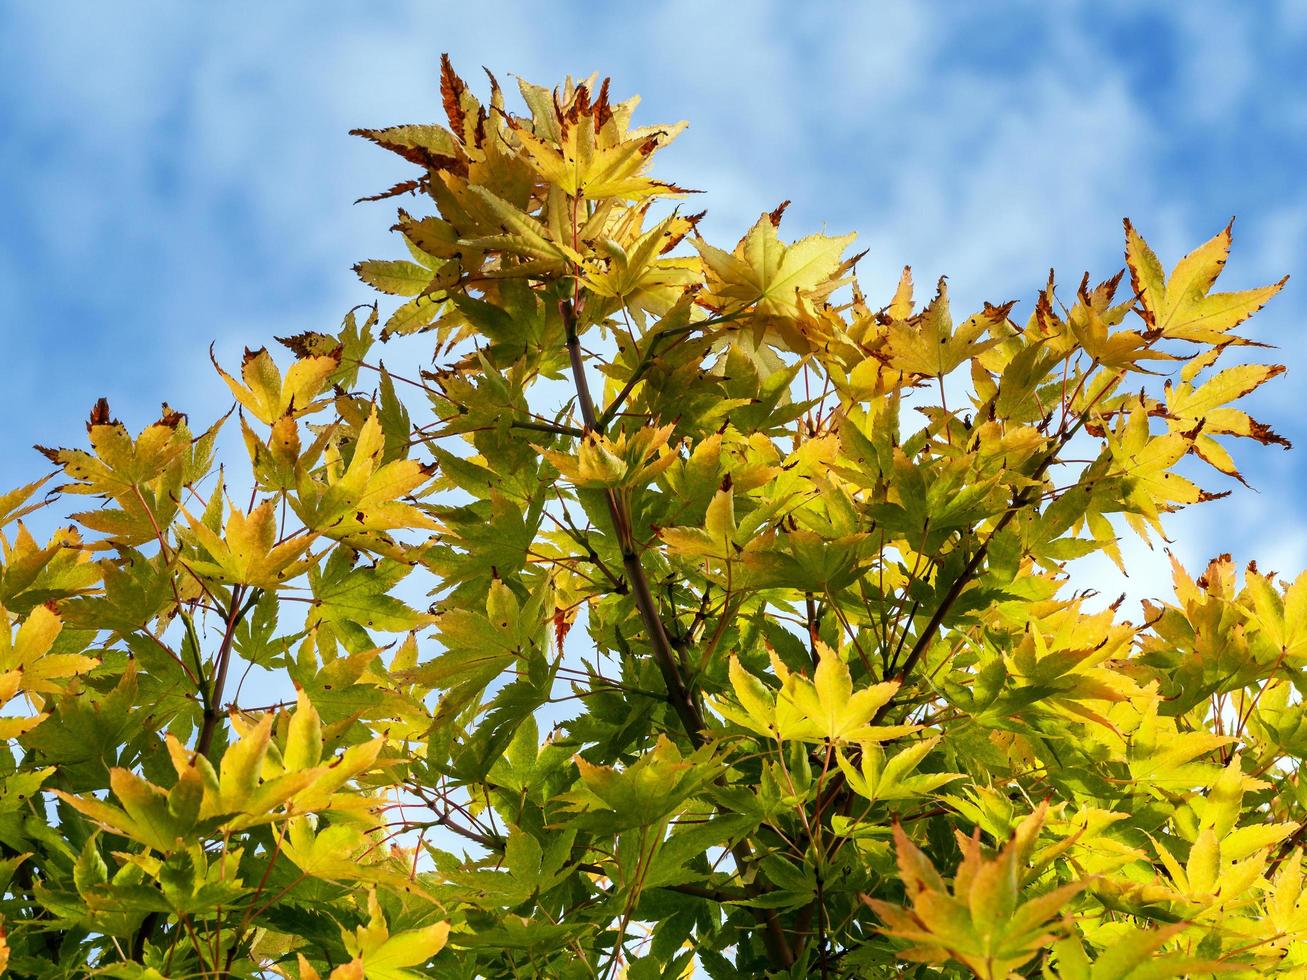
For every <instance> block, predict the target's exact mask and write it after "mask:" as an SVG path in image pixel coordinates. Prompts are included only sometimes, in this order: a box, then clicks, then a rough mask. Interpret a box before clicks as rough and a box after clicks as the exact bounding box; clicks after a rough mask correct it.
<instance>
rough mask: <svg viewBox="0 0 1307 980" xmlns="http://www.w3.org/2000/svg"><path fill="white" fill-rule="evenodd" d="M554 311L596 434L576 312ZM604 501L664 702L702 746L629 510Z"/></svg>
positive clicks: (614, 498)
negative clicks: (560, 319) (559, 318)
mask: <svg viewBox="0 0 1307 980" xmlns="http://www.w3.org/2000/svg"><path fill="white" fill-rule="evenodd" d="M558 309H559V312H560V313H562V316H563V326H564V328H565V330H566V332H567V352H568V356H569V357H570V358H571V362H572V377H573V380H574V381H575V383H576V399H577V404H578V405H580V408H581V418H582V419H583V420H584V421H585V426H586V428H587V429H589V430H591V431H592V432H599V431H600V430H599V428H598V425H599V419H598V417H597V416H596V414H595V406H594V400H593V399H592V398H591V397H590V384H589V382H588V381H587V380H586V377H585V361H584V360H583V358H582V354H581V342H580V339H579V338H578V337H577V332H576V311H575V309H574V308H573V306H572V304H571V303H570V302H568V301H567V300H561V301H560V302H559V304H558ZM604 501H605V503H606V504H607V505H608V516H609V518H610V519H611V520H612V522H613V531H614V533H615V534H616V535H617V540H618V544H619V546H620V547H621V551H622V568H623V570H624V571H625V573H626V580H627V582H628V583H629V584H630V586H631V594H632V596H633V597H634V599H635V607H636V609H637V611H638V612H639V613H640V620H641V622H642V623H643V624H644V629H645V632H646V633H647V634H648V636H649V643H650V646H652V648H653V655H654V662H655V663H656V664H657V665H658V670H659V672H660V673H661V674H662V675H663V683H664V684H666V685H667V700H668V702H669V703H670V704H671V706H672V709H673V710H674V711H675V712H676V715H677V717H678V718H679V719H680V721H681V726H682V727H683V728H684V729H685V734H686V735H688V736H689V738H690V742H691V744H693V745H694V747H695V748H698V747H699V746H700V745H702V744H703V729H704V727H705V725H704V720H703V715H702V713H701V712H700V711H699V706H698V704H697V703H696V702H695V700H694V697H693V695H691V693H690V689H689V687H688V686H686V683H685V678H684V677H682V676H681V670H680V667H679V666H678V664H677V661H676V654H675V652H674V651H673V650H672V644H671V641H670V640H669V639H668V638H667V631H666V630H665V629H664V628H663V621H662V619H661V617H659V615H658V607H657V605H656V604H655V603H654V598H653V592H652V591H651V590H650V588H649V578H648V576H646V575H645V573H644V566H643V565H642V564H641V563H640V556H639V555H638V554H637V553H636V550H635V537H634V535H633V533H632V530H631V512H630V508H629V507H627V505H626V501H625V500H624V499H623V498H622V496H621V495H620V494H619V493H617V491H615V490H607V491H605V493H604Z"/></svg>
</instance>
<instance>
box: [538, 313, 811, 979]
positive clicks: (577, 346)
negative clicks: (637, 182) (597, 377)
mask: <svg viewBox="0 0 1307 980" xmlns="http://www.w3.org/2000/svg"><path fill="white" fill-rule="evenodd" d="M558 310H559V313H561V314H562V317H563V328H564V330H565V332H566V336H567V353H568V357H569V359H570V360H571V363H572V377H573V380H574V382H575V384H576V399H577V404H578V405H579V406H580V408H581V418H582V419H583V420H584V422H585V427H586V428H587V429H589V430H590V431H591V432H596V433H598V432H601V431H602V429H601V428H600V426H601V420H600V419H599V417H598V416H597V415H596V414H595V406H594V399H593V398H591V397H590V384H589V382H588V381H587V380H586V376H585V361H584V359H583V357H582V354H581V341H580V338H579V337H578V336H577V329H576V328H577V324H576V308H575V307H574V306H573V305H572V303H571V302H569V301H568V300H559V303H558ZM693 326H698V324H695V325H693ZM693 326H692V327H690V328H689V329H693ZM682 332H684V331H682ZM614 404H617V402H614ZM604 501H605V503H606V504H607V505H608V515H609V517H610V518H611V520H612V522H613V531H614V533H615V534H616V535H617V539H618V542H619V543H620V545H621V550H622V568H623V570H624V571H625V573H626V579H627V581H628V582H629V583H630V585H631V593H632V595H633V597H634V598H635V606H636V609H637V610H638V611H639V613H640V620H641V622H642V623H643V624H644V628H645V632H646V633H648V635H649V643H650V645H651V646H652V648H653V655H654V662H655V663H656V664H657V665H658V670H659V672H660V673H661V674H662V676H663V683H664V684H665V685H666V686H667V700H668V702H669V703H670V704H671V706H672V709H673V710H674V711H675V712H676V715H677V717H678V718H679V719H680V722H681V727H682V728H684V729H685V734H686V735H687V736H688V737H689V739H690V744H692V745H693V746H694V747H695V748H698V747H699V746H701V745H703V744H704V737H703V733H704V729H705V728H706V725H705V722H704V718H703V714H702V713H701V712H700V710H699V705H698V703H697V702H696V701H695V699H694V697H693V695H691V693H690V689H689V687H687V686H686V683H685V678H683V677H682V676H681V670H680V666H679V665H678V662H677V659H676V654H675V652H674V651H673V650H672V644H671V642H670V641H669V640H668V638H667V631H666V630H665V629H664V628H663V621H662V618H661V617H660V616H659V615H658V607H657V606H656V605H655V603H654V598H653V593H652V591H651V590H650V588H649V579H648V576H646V575H645V573H644V566H643V565H642V564H641V563H640V556H639V555H638V554H637V553H636V550H635V539H634V535H633V534H632V531H631V513H630V508H628V507H627V504H626V500H625V498H623V497H622V496H621V494H619V493H617V492H616V491H614V490H608V491H606V492H605V494H604ZM731 855H732V856H733V857H734V858H735V861H736V864H737V865H738V866H739V869H740V874H741V876H743V874H744V869H745V866H746V865H747V864H748V863H750V862H751V861H752V860H753V849H752V848H751V847H749V845H748V843H747V842H746V841H739V842H738V843H736V844H735V845H733V846H732V847H731ZM746 890H747V891H748V892H749V894H750V896H751V897H752V896H753V895H756V894H758V893H759V891H760V886H759V885H758V883H757V882H756V881H753V882H749V883H747V885H746ZM756 912H757V914H758V917H759V919H760V920H761V921H762V922H763V925H764V928H765V930H766V943H767V946H768V948H769V950H770V952H771V955H772V956H773V957H774V958H775V959H776V961H777V962H779V963H780V965H781V966H786V967H788V966H791V965H793V963H794V959H795V958H794V952H793V950H792V949H791V948H790V943H789V940H788V939H787V938H786V935H785V930H784V929H783V928H782V927H781V923H780V918H779V916H777V914H776V911H775V910H774V909H758V910H756Z"/></svg>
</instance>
